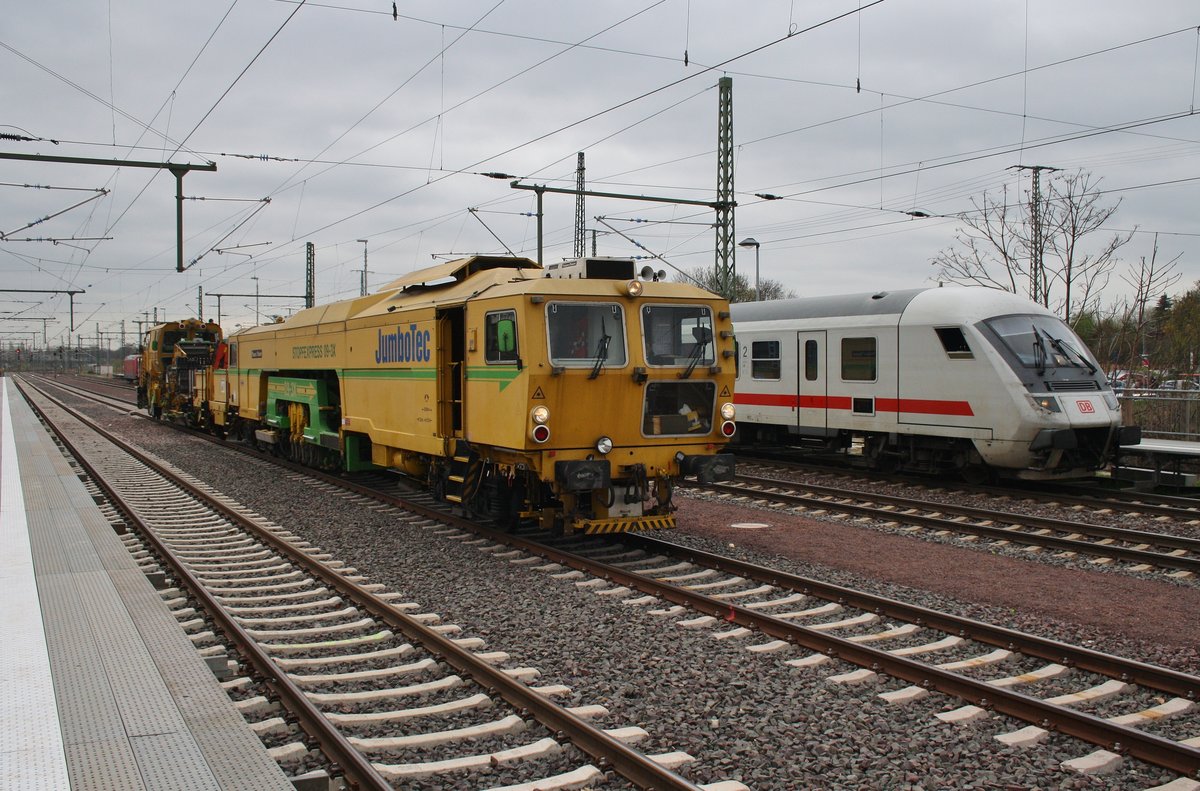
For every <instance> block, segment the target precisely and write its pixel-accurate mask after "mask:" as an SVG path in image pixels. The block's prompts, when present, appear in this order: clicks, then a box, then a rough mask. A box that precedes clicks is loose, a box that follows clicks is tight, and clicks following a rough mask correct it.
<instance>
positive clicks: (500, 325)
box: [483, 310, 517, 364]
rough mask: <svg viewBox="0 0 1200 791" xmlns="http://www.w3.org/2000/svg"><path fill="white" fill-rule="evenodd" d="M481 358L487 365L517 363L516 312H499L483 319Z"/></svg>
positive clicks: (489, 314)
mask: <svg viewBox="0 0 1200 791" xmlns="http://www.w3.org/2000/svg"><path fill="white" fill-rule="evenodd" d="M483 358H484V360H485V361H486V362H487V363H489V364H494V363H515V362H516V361H517V312H516V311H515V310H501V311H496V312H494V313H488V314H487V315H486V316H485V317H484V329H483Z"/></svg>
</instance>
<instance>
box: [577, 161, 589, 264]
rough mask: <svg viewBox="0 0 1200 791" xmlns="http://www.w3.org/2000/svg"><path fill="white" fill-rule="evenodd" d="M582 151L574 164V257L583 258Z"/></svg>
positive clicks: (584, 242) (584, 248)
mask: <svg viewBox="0 0 1200 791" xmlns="http://www.w3.org/2000/svg"><path fill="white" fill-rule="evenodd" d="M583 188H584V181H583V152H582V151H580V152H579V158H578V160H577V162H576V165H575V257H576V258H583V257H584V256H586V255H587V228H586V225H587V217H586V215H585V212H584V198H583Z"/></svg>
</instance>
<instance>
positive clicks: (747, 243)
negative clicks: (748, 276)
mask: <svg viewBox="0 0 1200 791" xmlns="http://www.w3.org/2000/svg"><path fill="white" fill-rule="evenodd" d="M738 247H753V248H754V301H755V302H758V301H759V300H760V299H762V295H761V294H760V293H759V290H758V248H759V244H758V240H756V239H755V238H754V237H753V236H747V237H746V238H745V239H743V240H742V241H740V242H738Z"/></svg>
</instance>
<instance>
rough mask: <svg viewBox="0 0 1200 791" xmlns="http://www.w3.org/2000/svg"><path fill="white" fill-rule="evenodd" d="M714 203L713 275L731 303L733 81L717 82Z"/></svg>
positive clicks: (734, 281)
mask: <svg viewBox="0 0 1200 791" xmlns="http://www.w3.org/2000/svg"><path fill="white" fill-rule="evenodd" d="M717 88H718V98H717V203H716V213H717V216H716V230H717V240H716V242H717V244H716V260H715V262H714V273H715V274H716V282H717V287H718V290H719V291H720V293H721V296H723V297H725V298H726V299H728V300H730V301H732V300H734V299H735V297H736V294H735V291H736V288H737V263H736V260H735V259H734V249H733V248H734V241H733V240H734V223H733V209H734V206H736V205H737V204H736V203H735V202H734V196H733V78H732V77H722V78H721V79H720V80H718V81H717Z"/></svg>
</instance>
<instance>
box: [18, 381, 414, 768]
mask: <svg viewBox="0 0 1200 791" xmlns="http://www.w3.org/2000/svg"><path fill="white" fill-rule="evenodd" d="M18 387H19V388H21V390H22V392H24V387H23V386H22V385H21V384H20V383H18ZM39 392H42V395H43V396H44V397H45V398H47V399H49V400H50V401H52V402H54V403H55V404H57V405H58V406H59V407H60V408H61V409H63V410H65V411H66V412H67V413H68V414H71V415H72V416H74V417H76V418H77V419H81V420H83V422H84V423H85V424H86V425H88V427H89V428H90V429H92V430H93V431H96V432H97V433H99V434H100V435H101V436H104V437H105V439H108V440H109V441H110V442H111V441H113V440H114V438H113V437H112V436H111V435H108V434H107V432H105V431H104V430H103V429H100V428H99V427H98V426H96V425H94V424H93V423H92V422H91V421H89V420H86V419H85V418H82V416H80V415H79V414H78V413H76V412H75V411H74V410H72V409H71V408H70V407H67V406H66V405H65V404H62V403H61V402H59V401H58V400H57V399H55V398H54V397H53V396H51V395H49V394H47V393H45V392H44V391H39ZM26 400H27V401H29V403H30V406H31V407H32V408H33V409H34V410H35V411H36V412H37V413H38V414H39V415H40V416H41V417H42V420H43V421H45V423H46V425H47V426H49V427H50V428H51V429H52V430H53V431H54V433H55V435H57V436H58V439H59V441H60V442H62V443H63V445H65V446H66V447H67V449H68V450H70V452H71V454H72V455H73V456H74V457H75V460H76V461H77V462H78V463H79V465H80V466H81V467H82V468H83V469H84V470H85V471H86V472H87V474H88V475H89V476H90V477H91V479H92V481H93V482H94V483H95V484H96V485H97V486H98V487H100V488H101V490H103V491H104V494H105V496H106V497H107V498H108V499H109V500H110V501H111V502H112V503H113V504H114V505H115V506H116V507H117V508H119V509H120V511H121V513H122V514H123V515H124V517H125V518H126V519H128V520H129V521H130V523H131V524H133V525H135V526H136V527H137V530H138V533H139V534H140V536H141V537H142V538H143V539H145V540H146V541H147V542H149V543H150V545H151V546H152V547H153V548H154V550H155V552H156V553H157V554H158V556H159V557H160V558H162V559H163V560H164V561H165V562H166V563H167V564H168V565H169V566H170V567H171V570H172V573H173V574H174V575H175V576H176V577H177V579H178V580H179V581H180V582H182V583H183V585H185V586H186V587H187V589H188V591H189V592H190V593H191V594H192V595H193V596H195V597H196V599H198V600H199V602H200V603H201V604H202V605H203V606H204V608H205V611H206V612H207V613H208V614H209V615H210V616H211V617H212V618H213V620H214V621H216V623H217V624H218V626H220V628H221V630H222V631H223V632H224V633H225V634H226V636H228V638H229V639H230V640H231V641H232V642H233V643H234V644H235V645H236V646H237V649H238V650H239V651H240V652H241V654H242V655H243V656H244V657H245V658H246V659H247V661H249V662H250V664H251V665H252V666H253V668H254V670H255V672H256V673H258V675H259V676H260V677H261V678H262V679H263V680H264V682H265V683H266V684H267V685H268V686H269V687H271V689H273V690H274V691H275V693H276V694H277V695H278V696H279V698H280V699H281V700H282V701H283V703H284V705H285V706H286V707H287V709H288V710H289V711H290V712H291V713H292V714H294V715H295V716H296V719H297V721H298V722H299V724H300V727H302V728H303V729H304V731H305V733H307V734H308V735H309V736H311V737H312V738H313V739H314V740H316V742H317V744H319V745H320V747H321V750H322V751H323V752H324V753H325V755H326V756H327V757H328V758H329V759H330V760H331V761H332V762H333V763H334V764H335V766H336V768H337V769H340V770H341V771H342V772H344V773H345V775H346V778H347V780H349V781H350V782H351V783H353V784H354V785H355V786H356V787H359V788H362V789H375V790H376V791H391V789H392V785H391V783H389V782H388V781H387V780H385V779H384V778H383V777H382V776H381V775H380V774H379V773H378V772H376V771H375V768H374V767H373V766H371V763H370V761H368V760H367V757H366V756H365V755H364V754H363V753H361V752H359V750H357V749H356V748H355V747H354V746H353V745H352V744H351V743H350V742H349V740H348V739H346V737H345V736H343V735H342V734H341V732H339V731H338V730H337V728H336V727H334V725H333V723H332V722H330V721H329V719H327V718H326V717H325V715H324V714H323V713H322V712H321V711H320V709H318V708H317V707H316V706H315V705H314V704H313V703H312V702H311V701H310V700H309V699H308V696H307V695H305V694H304V691H303V690H301V689H300V687H298V686H297V685H296V684H295V683H294V682H293V681H292V680H291V679H290V678H289V677H288V675H287V673H284V672H281V671H280V669H279V667H278V666H277V665H276V664H275V663H274V661H272V659H271V657H270V656H269V655H268V654H267V653H266V652H265V651H264V650H263V649H262V648H261V647H260V646H259V645H258V643H257V641H255V640H254V638H253V637H251V636H250V635H249V634H248V633H247V632H246V630H245V629H243V628H242V626H241V625H240V624H239V623H238V622H237V621H236V620H235V619H234V618H233V616H232V615H231V614H229V613H228V612H227V611H226V610H225V608H224V607H223V606H222V605H221V603H220V602H219V601H217V599H216V597H215V596H214V595H213V594H212V593H210V592H209V591H208V589H207V588H206V587H205V586H204V584H203V583H202V582H200V580H199V579H198V578H197V577H196V576H195V575H194V574H192V572H191V570H190V569H188V568H187V566H186V565H185V564H184V563H183V561H182V560H180V559H179V558H178V557H177V556H176V555H175V553H174V552H173V551H172V550H171V548H170V547H169V546H167V545H166V544H165V543H164V542H163V541H162V540H161V539H159V537H158V536H157V535H155V533H154V530H153V529H151V528H150V526H149V525H147V524H146V522H145V521H144V520H143V519H142V518H141V517H139V516H138V513H137V510H136V509H135V508H134V507H133V506H132V505H130V504H129V503H128V502H127V501H126V499H125V498H124V497H123V496H122V495H121V493H120V492H118V491H117V490H116V489H114V488H113V487H112V486H111V485H110V484H109V483H108V482H107V481H106V480H105V479H104V476H103V475H102V474H101V473H100V472H99V471H98V470H96V469H95V468H94V467H93V466H92V464H91V463H90V462H88V460H87V459H86V458H85V457H84V454H83V453H82V452H81V451H80V450H79V448H78V447H77V446H76V445H75V443H74V442H72V441H71V439H70V438H69V437H68V436H67V435H66V432H65V431H64V430H63V429H62V428H60V427H59V426H58V425H57V424H55V422H54V421H53V419H52V418H51V417H50V416H49V415H48V414H47V413H46V411H45V410H44V409H42V408H41V407H40V406H39V405H38V404H36V403H34V401H33V399H31V398H29V397H28V396H26ZM116 444H117V446H118V447H119V448H120V449H121V450H123V451H125V452H128V451H129V448H128V447H127V446H124V445H123V443H116ZM135 458H137V459H138V461H140V462H142V463H143V464H147V463H148V462H147V460H146V459H145V458H144V457H142V456H140V455H135ZM152 469H154V470H155V471H156V472H158V473H159V474H160V475H167V477H168V479H169V480H171V481H172V482H176V484H177V485H179V484H178V481H177V479H176V478H175V476H173V475H169V474H168V473H166V472H165V471H163V470H161V469H160V468H159V467H158V466H157V465H152ZM184 491H186V492H187V493H188V494H191V495H193V496H195V493H194V492H193V491H192V490H191V487H184ZM201 500H202V501H203V502H206V504H209V503H208V502H207V501H209V500H211V498H209V497H202V498H201Z"/></svg>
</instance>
